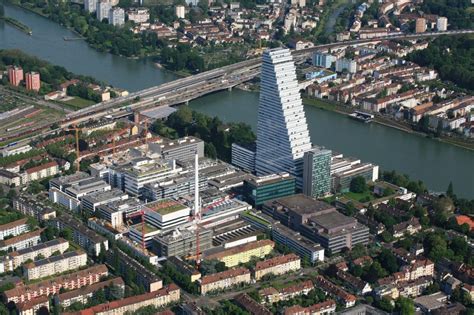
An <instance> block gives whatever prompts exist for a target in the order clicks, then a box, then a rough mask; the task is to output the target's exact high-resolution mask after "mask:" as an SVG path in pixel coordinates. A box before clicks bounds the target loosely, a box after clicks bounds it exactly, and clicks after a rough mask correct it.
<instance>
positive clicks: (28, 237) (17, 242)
mask: <svg viewBox="0 0 474 315" xmlns="http://www.w3.org/2000/svg"><path fill="white" fill-rule="evenodd" d="M41 232H43V229H39V230H35V231H32V232H28V233H23V234H20V235H18V236H14V237H12V238H8V239H4V240H2V241H0V251H6V252H12V251H16V250H20V249H24V248H28V247H32V246H35V245H37V244H39V243H40V242H41Z"/></svg>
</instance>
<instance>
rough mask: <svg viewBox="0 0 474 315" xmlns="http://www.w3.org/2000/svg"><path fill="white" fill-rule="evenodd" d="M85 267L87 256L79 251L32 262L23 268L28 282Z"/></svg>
mask: <svg viewBox="0 0 474 315" xmlns="http://www.w3.org/2000/svg"><path fill="white" fill-rule="evenodd" d="M85 265H87V254H86V253H85V252H83V251H81V250H76V251H72V252H67V253H64V254H61V255H57V256H52V257H49V258H45V259H41V260H36V261H33V262H31V263H29V264H26V265H24V266H23V270H24V274H25V276H26V278H27V279H28V281H31V280H35V279H40V278H44V277H47V276H51V275H54V274H57V273H63V272H65V271H69V270H74V269H78V268H80V267H82V266H85Z"/></svg>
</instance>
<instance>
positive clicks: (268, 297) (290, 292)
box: [258, 280, 314, 304]
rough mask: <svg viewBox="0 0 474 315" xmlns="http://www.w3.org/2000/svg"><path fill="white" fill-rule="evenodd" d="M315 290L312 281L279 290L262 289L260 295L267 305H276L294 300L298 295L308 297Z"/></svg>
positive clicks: (271, 288)
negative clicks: (279, 302)
mask: <svg viewBox="0 0 474 315" xmlns="http://www.w3.org/2000/svg"><path fill="white" fill-rule="evenodd" d="M313 289H314V284H313V282H312V281H311V280H306V281H304V282H300V283H297V284H293V285H290V286H288V287H284V288H282V289H280V290H277V289H275V288H273V287H269V288H264V289H261V290H260V291H259V292H258V293H259V294H260V296H261V297H262V298H263V300H264V302H265V303H270V304H271V303H276V302H278V301H285V300H289V299H292V298H294V297H296V296H298V295H303V294H305V295H307V294H308V293H309V292H310V291H311V290H313Z"/></svg>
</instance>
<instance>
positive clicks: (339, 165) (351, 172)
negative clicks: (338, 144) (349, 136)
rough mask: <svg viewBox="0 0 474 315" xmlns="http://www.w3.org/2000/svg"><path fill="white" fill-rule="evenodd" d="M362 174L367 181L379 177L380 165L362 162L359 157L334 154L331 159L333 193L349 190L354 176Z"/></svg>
mask: <svg viewBox="0 0 474 315" xmlns="http://www.w3.org/2000/svg"><path fill="white" fill-rule="evenodd" d="M357 176H362V177H364V178H365V180H366V181H373V182H375V181H376V180H377V179H378V178H379V166H378V165H375V164H371V163H361V161H360V160H359V159H355V158H351V157H343V155H342V154H333V157H332V160H331V190H332V192H333V193H339V192H348V191H349V188H350V183H351V181H352V179H353V178H355V177H357Z"/></svg>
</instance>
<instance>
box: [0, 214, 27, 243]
mask: <svg viewBox="0 0 474 315" xmlns="http://www.w3.org/2000/svg"><path fill="white" fill-rule="evenodd" d="M27 221H28V219H27V218H23V219H19V220H16V221H13V222H9V223H5V224H2V225H0V240H3V239H5V237H7V236H18V235H20V234H22V233H25V232H28V231H29V230H30V226H29V224H28V222H27Z"/></svg>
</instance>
